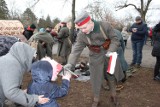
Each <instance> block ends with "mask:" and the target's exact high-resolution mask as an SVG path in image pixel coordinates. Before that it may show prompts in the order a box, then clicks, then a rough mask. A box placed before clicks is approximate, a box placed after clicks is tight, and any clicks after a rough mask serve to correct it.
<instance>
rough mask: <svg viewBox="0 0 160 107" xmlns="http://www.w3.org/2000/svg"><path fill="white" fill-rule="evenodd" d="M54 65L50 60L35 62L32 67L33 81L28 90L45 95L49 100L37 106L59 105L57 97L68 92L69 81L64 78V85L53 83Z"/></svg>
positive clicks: (51, 106) (53, 106) (56, 106)
mask: <svg viewBox="0 0 160 107" xmlns="http://www.w3.org/2000/svg"><path fill="white" fill-rule="evenodd" d="M52 72H53V70H52V66H51V64H50V63H49V62H48V61H38V62H35V63H34V64H33V65H32V67H31V73H32V80H33V81H32V82H31V84H30V85H29V87H28V89H27V91H28V93H29V94H36V95H44V96H45V97H47V98H49V99H50V100H49V102H48V103H46V104H43V105H39V104H37V105H36V107H59V105H58V103H57V102H56V98H59V97H63V96H65V95H66V94H67V93H68V89H69V81H68V80H65V79H63V80H62V85H61V86H58V85H57V84H55V83H51V78H52Z"/></svg>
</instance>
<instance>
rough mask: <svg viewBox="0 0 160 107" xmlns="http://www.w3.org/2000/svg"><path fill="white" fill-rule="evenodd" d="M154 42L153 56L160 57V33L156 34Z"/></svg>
mask: <svg viewBox="0 0 160 107" xmlns="http://www.w3.org/2000/svg"><path fill="white" fill-rule="evenodd" d="M153 41H154V42H153V50H152V56H159V57H160V32H157V33H156V34H155V37H154V40H153Z"/></svg>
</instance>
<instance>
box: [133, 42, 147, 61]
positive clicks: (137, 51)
mask: <svg viewBox="0 0 160 107" xmlns="http://www.w3.org/2000/svg"><path fill="white" fill-rule="evenodd" d="M143 45H144V40H143V41H132V50H133V60H132V63H133V64H141V62H142V49H143Z"/></svg>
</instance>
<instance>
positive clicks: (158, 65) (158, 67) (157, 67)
mask: <svg viewBox="0 0 160 107" xmlns="http://www.w3.org/2000/svg"><path fill="white" fill-rule="evenodd" d="M156 59H157V60H156V64H155V67H154V77H156V76H159V77H160V72H159V70H160V57H156Z"/></svg>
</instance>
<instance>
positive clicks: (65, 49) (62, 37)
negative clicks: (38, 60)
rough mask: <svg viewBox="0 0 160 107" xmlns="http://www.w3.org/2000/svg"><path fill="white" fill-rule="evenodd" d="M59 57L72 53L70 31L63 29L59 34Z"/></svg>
mask: <svg viewBox="0 0 160 107" xmlns="http://www.w3.org/2000/svg"><path fill="white" fill-rule="evenodd" d="M57 38H58V41H59V42H58V51H57V54H58V56H68V55H69V54H70V52H71V46H72V44H71V41H70V39H69V29H68V28H67V27H62V28H61V29H60V31H59V33H58V36H57Z"/></svg>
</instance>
